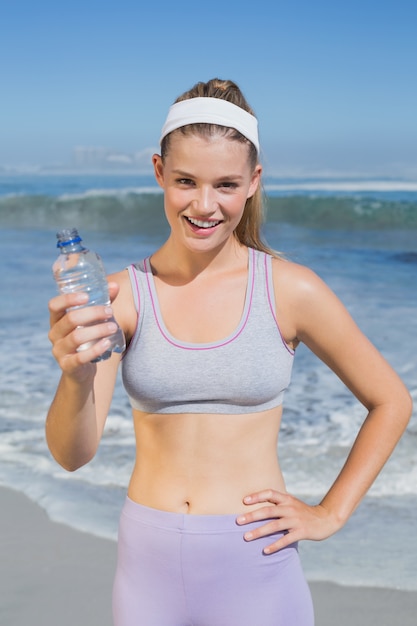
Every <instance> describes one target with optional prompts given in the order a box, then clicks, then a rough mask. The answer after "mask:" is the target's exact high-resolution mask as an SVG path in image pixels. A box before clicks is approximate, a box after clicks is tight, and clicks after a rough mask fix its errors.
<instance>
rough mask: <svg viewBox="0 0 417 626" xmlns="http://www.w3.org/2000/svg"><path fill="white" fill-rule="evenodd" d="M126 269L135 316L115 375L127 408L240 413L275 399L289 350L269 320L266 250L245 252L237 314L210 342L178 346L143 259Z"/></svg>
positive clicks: (286, 377)
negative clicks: (118, 373) (231, 329)
mask: <svg viewBox="0 0 417 626" xmlns="http://www.w3.org/2000/svg"><path fill="white" fill-rule="evenodd" d="M128 271H129V275H130V280H131V284H132V290H133V296H134V300H135V305H136V309H137V311H138V320H137V327H136V331H135V333H134V336H133V337H132V340H131V342H130V345H129V348H128V350H127V352H126V354H125V356H124V358H123V361H122V379H123V384H124V386H125V389H126V391H127V394H128V396H129V398H130V402H131V405H132V407H133V408H134V409H139V410H140V411H144V412H147V413H170V414H171V413H224V414H227V413H229V414H230V413H232V414H244V413H254V412H257V411H264V410H266V409H271V408H273V407H276V406H278V405H280V404H282V400H283V395H284V391H285V389H286V388H287V387H288V385H289V383H290V378H291V369H292V364H293V357H294V352H293V351H292V350H291V349H290V348H289V347H288V346H287V345H286V343H285V342H284V340H283V338H282V336H281V333H280V330H279V327H278V323H277V320H276V316H275V306H274V292H273V284H272V267H271V257H270V256H269V255H267V254H265V253H263V252H259V251H257V250H253V249H249V263H248V283H247V290H246V297H245V306H244V310H243V315H242V317H241V320H240V322H239V325H238V326H237V328H236V329H235V331H234V332H233V333H232V334H231V335H229V336H228V337H225V338H224V339H222V340H221V341H218V342H215V343H201V344H200V343H197V344H196V343H186V342H183V341H179V340H178V339H176V338H175V337H173V336H172V335H171V334H170V333H169V331H168V330H167V328H166V326H165V324H164V321H163V319H162V315H161V311H160V308H159V304H158V297H157V293H156V289H155V284H154V279H153V275H152V271H151V267H150V263H149V259H145V260H144V261H142V262H141V263H139V264H137V265H131V266H130V267H129V268H128Z"/></svg>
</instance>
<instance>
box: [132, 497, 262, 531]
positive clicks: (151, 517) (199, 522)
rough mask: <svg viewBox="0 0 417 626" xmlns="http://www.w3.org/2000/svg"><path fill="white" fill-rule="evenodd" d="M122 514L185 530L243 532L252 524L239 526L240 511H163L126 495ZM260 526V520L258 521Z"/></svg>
mask: <svg viewBox="0 0 417 626" xmlns="http://www.w3.org/2000/svg"><path fill="white" fill-rule="evenodd" d="M122 515H127V517H130V518H132V519H134V520H136V521H138V522H141V523H142V524H147V525H149V526H153V527H158V528H164V529H166V530H183V531H191V532H192V531H195V532H204V531H206V532H216V531H219V532H236V531H238V532H241V533H244V532H245V531H247V530H248V529H249V527H250V526H251V524H245V525H244V526H243V525H242V526H239V525H238V524H237V523H236V518H237V517H238V515H239V513H236V514H231V515H216V514H214V515H194V514H192V513H191V514H190V513H173V512H171V511H161V510H160V509H153V508H151V507H148V506H145V505H143V504H139V503H138V502H134V501H133V500H131V499H130V498H129V496H126V500H125V503H124V506H123V510H122ZM256 524H257V525H258V526H259V522H257V523H256Z"/></svg>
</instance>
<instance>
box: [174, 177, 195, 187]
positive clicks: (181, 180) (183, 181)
mask: <svg viewBox="0 0 417 626" xmlns="http://www.w3.org/2000/svg"><path fill="white" fill-rule="evenodd" d="M176 182H177V183H178V184H179V185H183V186H185V187H188V186H190V185H194V181H192V180H191V178H177V181H176Z"/></svg>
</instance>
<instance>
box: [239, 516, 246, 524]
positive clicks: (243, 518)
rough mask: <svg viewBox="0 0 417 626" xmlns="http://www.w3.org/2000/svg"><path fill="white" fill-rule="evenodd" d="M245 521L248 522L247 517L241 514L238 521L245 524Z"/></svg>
mask: <svg viewBox="0 0 417 626" xmlns="http://www.w3.org/2000/svg"><path fill="white" fill-rule="evenodd" d="M244 522H246V517H245V516H244V515H239V517H238V518H237V523H238V524H243V523H244Z"/></svg>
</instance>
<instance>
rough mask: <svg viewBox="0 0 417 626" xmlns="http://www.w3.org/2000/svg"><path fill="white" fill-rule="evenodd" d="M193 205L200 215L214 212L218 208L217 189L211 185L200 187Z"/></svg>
mask: <svg viewBox="0 0 417 626" xmlns="http://www.w3.org/2000/svg"><path fill="white" fill-rule="evenodd" d="M193 205H194V206H193V208H194V209H195V210H196V211H198V213H199V214H200V215H202V214H204V215H210V214H211V213H214V212H215V211H216V209H217V203H216V199H215V190H214V189H213V188H212V187H211V186H209V185H203V186H202V187H200V189H198V190H197V194H196V196H195V198H194V202H193Z"/></svg>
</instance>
